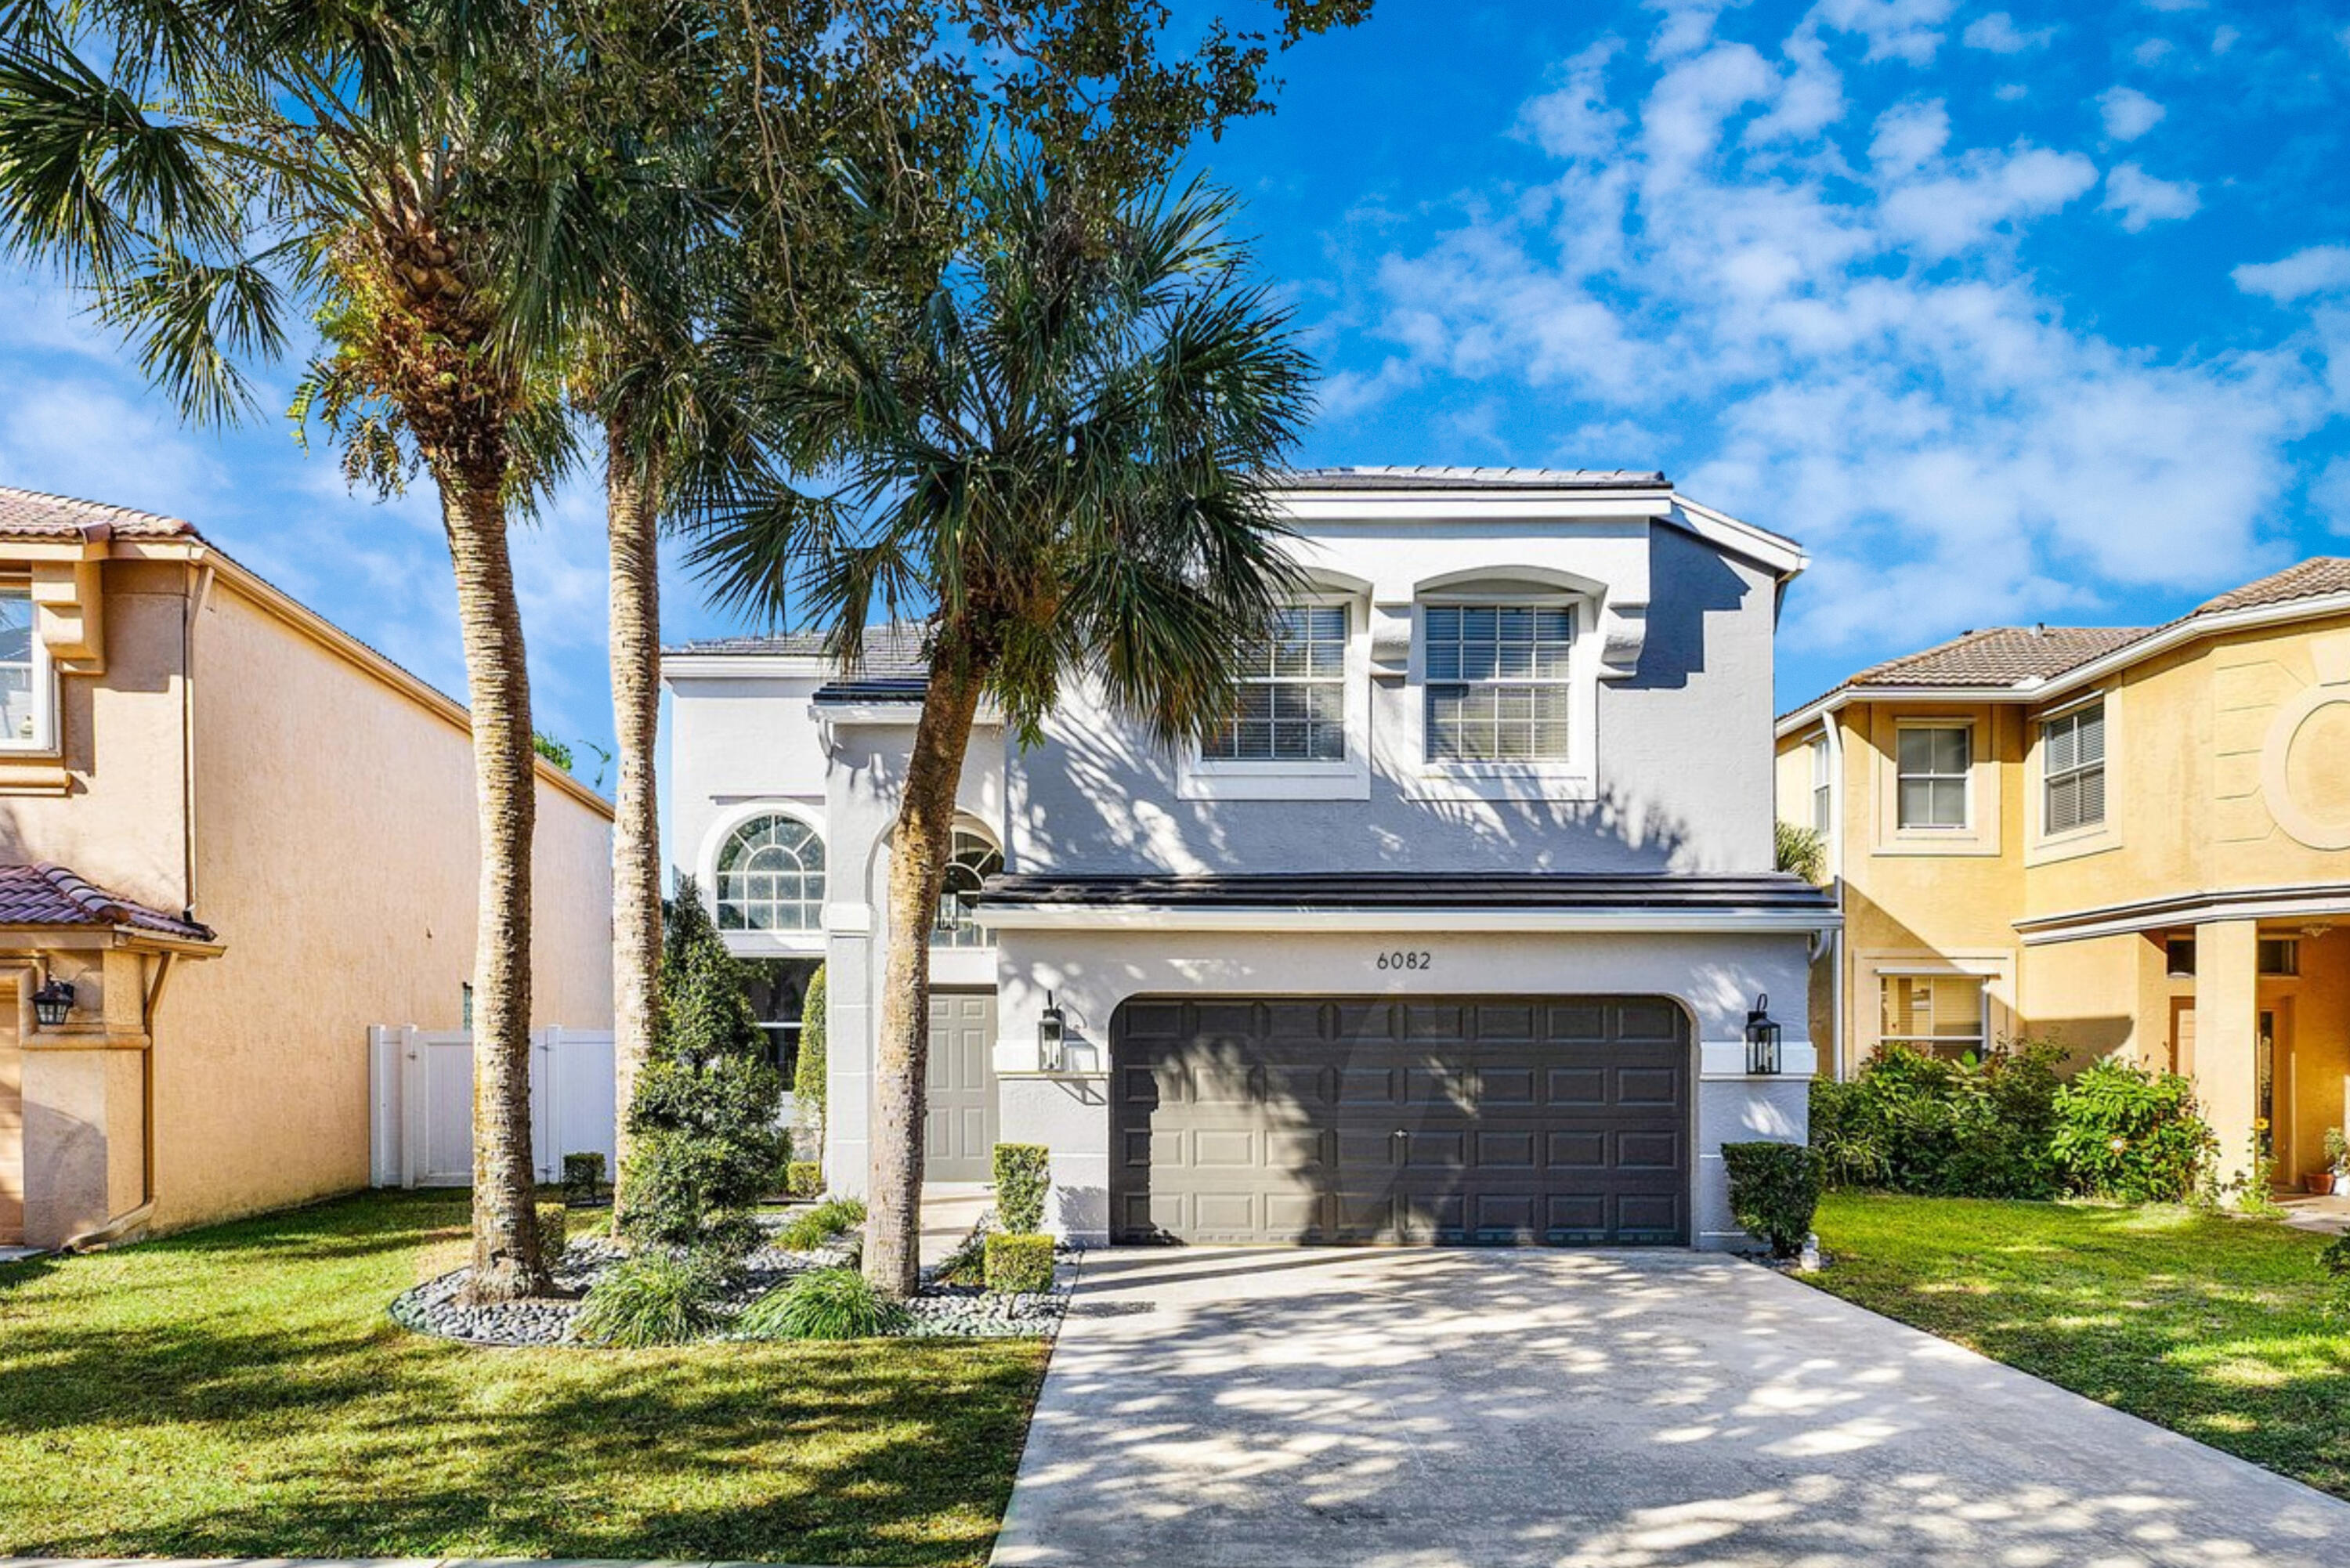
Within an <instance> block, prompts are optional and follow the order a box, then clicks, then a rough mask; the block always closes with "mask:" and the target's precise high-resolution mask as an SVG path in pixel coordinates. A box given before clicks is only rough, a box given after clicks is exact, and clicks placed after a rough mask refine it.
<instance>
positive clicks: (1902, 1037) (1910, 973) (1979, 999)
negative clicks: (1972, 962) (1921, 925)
mask: <svg viewBox="0 0 2350 1568" xmlns="http://www.w3.org/2000/svg"><path fill="white" fill-rule="evenodd" d="M1876 974H1877V1046H1878V1048H1882V1047H1884V1046H1887V1045H1908V1046H1909V1047H1911V1048H1912V1049H1922V1050H1924V1051H1925V1052H1926V1054H1929V1055H1939V1054H1941V1052H1942V1051H1944V1050H1945V1049H1947V1048H1949V1047H1950V1046H1952V1045H1968V1046H1969V1047H1970V1049H1972V1050H1973V1051H1974V1052H1975V1054H1977V1055H1978V1056H1980V1055H1981V1054H1983V1053H1985V1052H1987V1051H1989V1050H1990V1049H1991V982H1992V981H1994V980H1996V979H1998V978H1999V977H1998V976H1996V975H1990V974H1980V973H1976V972H1975V971H1970V970H1954V969H1883V968H1880V969H1878V970H1877V971H1876ZM1905 980H1908V981H1918V980H1923V981H1966V982H1968V983H1970V984H1971V985H1972V986H1973V987H1974V988H1975V1032H1974V1033H1972V1034H1887V1033H1885V987H1886V985H1887V982H1889V981H1905Z"/></svg>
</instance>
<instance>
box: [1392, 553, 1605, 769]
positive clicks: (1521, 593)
mask: <svg viewBox="0 0 2350 1568" xmlns="http://www.w3.org/2000/svg"><path fill="white" fill-rule="evenodd" d="M1458 606H1493V607H1502V606H1508V607H1519V606H1525V607H1533V608H1537V609H1561V608H1564V609H1566V610H1568V611H1570V612H1571V616H1572V625H1571V629H1570V630H1569V632H1568V639H1569V640H1568V643H1567V656H1566V681H1565V685H1566V759H1565V761H1564V762H1454V761H1449V760H1444V761H1432V760H1430V757H1429V754H1428V685H1429V680H1428V612H1429V610H1430V609H1431V608H1451V607H1458ZM1411 629H1412V636H1411V665H1410V674H1409V691H1408V696H1409V701H1408V702H1406V703H1405V704H1404V707H1405V712H1404V714H1403V721H1404V722H1403V725H1402V728H1403V729H1404V731H1405V733H1404V734H1403V735H1402V736H1401V737H1399V747H1398V749H1399V750H1400V751H1402V752H1403V753H1404V754H1405V758H1406V759H1407V760H1405V761H1403V762H1402V763H1400V765H1399V773H1400V774H1401V783H1402V786H1403V793H1404V794H1405V795H1406V796H1407V797H1409V798H1412V799H1418V800H1503V801H1508V800H1538V801H1570V802H1581V801H1589V800H1594V799H1596V798H1597V797H1598V759H1597V756H1596V746H1597V741H1598V733H1599V656H1600V652H1601V639H1600V638H1599V636H1598V630H1599V628H1598V613H1597V604H1596V600H1594V599H1593V598H1592V597H1590V596H1588V595H1586V594H1576V593H1567V592H1563V591H1561V590H1559V589H1557V588H1552V587H1535V586H1534V585H1531V584H1530V585H1528V586H1526V587H1521V588H1490V589H1479V590H1474V591H1472V590H1469V589H1461V590H1459V591H1452V590H1444V589H1438V590H1430V591H1428V592H1424V593H1422V594H1421V595H1420V597H1419V598H1418V599H1417V600H1415V601H1414V603H1413V605H1412V609H1411Z"/></svg>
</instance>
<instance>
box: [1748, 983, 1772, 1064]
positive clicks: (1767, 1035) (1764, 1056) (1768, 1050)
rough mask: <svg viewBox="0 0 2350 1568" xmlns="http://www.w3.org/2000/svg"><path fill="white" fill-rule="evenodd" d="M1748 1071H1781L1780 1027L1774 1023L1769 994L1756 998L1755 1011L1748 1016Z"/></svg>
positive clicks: (1765, 993) (1764, 993)
mask: <svg viewBox="0 0 2350 1568" xmlns="http://www.w3.org/2000/svg"><path fill="white" fill-rule="evenodd" d="M1746 1070H1747V1071H1748V1072H1749V1073H1755V1074H1763V1073H1776V1072H1777V1071H1778V1070H1779V1026H1778V1024H1776V1023H1773V1022H1772V1019H1771V997H1770V994H1769V993H1768V992H1763V993H1762V994H1760V995H1757V996H1756V997H1755V998H1754V1008H1753V1011H1752V1012H1749V1013H1747V1015H1746Z"/></svg>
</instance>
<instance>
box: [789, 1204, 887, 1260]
mask: <svg viewBox="0 0 2350 1568" xmlns="http://www.w3.org/2000/svg"><path fill="white" fill-rule="evenodd" d="M864 1223H865V1204H864V1201H863V1199H856V1198H835V1199H831V1200H830V1201H829V1202H825V1203H819V1204H817V1205H816V1207H815V1208H813V1209H811V1210H808V1211H807V1212H806V1213H805V1214H795V1215H793V1216H792V1217H791V1219H790V1220H786V1221H785V1224H784V1227H783V1229H782V1230H780V1231H776V1232H775V1245H776V1246H778V1247H781V1248H782V1249H783V1250H784V1251H786V1252H813V1251H816V1249H817V1248H818V1247H821V1246H823V1245H824V1244H825V1243H826V1242H827V1241H831V1240H832V1239H833V1238H834V1237H835V1236H838V1235H841V1234H843V1233H845V1232H847V1231H854V1230H856V1229H857V1227H858V1226H859V1225H862V1224H864Z"/></svg>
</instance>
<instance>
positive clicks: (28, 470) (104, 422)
mask: <svg viewBox="0 0 2350 1568" xmlns="http://www.w3.org/2000/svg"><path fill="white" fill-rule="evenodd" d="M7 379H8V381H9V395H8V400H7V403H6V405H5V409H0V483H7V484H16V485H21V486H23V487H25V488H26V489H29V490H43V491H47V492H50V493H54V494H59V495H74V496H80V497H82V498H84V499H87V500H92V501H108V502H112V503H114V504H118V505H123V506H135V507H139V508H141V509H142V510H148V511H155V512H162V513H166V514H172V515H188V514H193V513H195V512H198V511H200V510H202V508H203V503H204V502H205V501H206V500H208V499H210V498H213V497H216V496H218V495H219V494H220V493H222V492H223V491H224V489H225V488H226V485H225V480H224V474H223V472H222V471H221V467H220V464H219V463H218V462H216V461H214V460H213V457H212V456H211V454H210V453H209V452H206V451H205V450H204V448H203V445H202V444H200V442H201V439H202V438H200V437H197V436H194V435H192V434H191V433H190V432H188V431H185V430H183V429H182V428H181V427H180V425H179V424H178V423H177V422H176V421H172V420H171V419H169V418H166V417H164V416H163V415H162V413H161V410H160V407H159V405H158V403H157V402H156V401H155V400H135V399H132V398H127V397H125V396H123V395H122V394H121V393H120V392H119V391H117V390H115V389H113V388H111V387H109V386H107V385H106V384H104V383H103V382H101V381H99V380H97V379H90V378H88V377H84V376H80V375H73V374H68V375H64V376H58V377H55V378H51V377H47V376H43V375H41V374H39V373H38V372H36V371H34V370H31V369H28V368H26V367H24V366H17V367H15V368H13V369H11V372H10V374H9V376H8V378H7Z"/></svg>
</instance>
